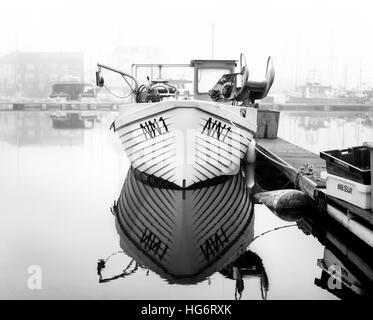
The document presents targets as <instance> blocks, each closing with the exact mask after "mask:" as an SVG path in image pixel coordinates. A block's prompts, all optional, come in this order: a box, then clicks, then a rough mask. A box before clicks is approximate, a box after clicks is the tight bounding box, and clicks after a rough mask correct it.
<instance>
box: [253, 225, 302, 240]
mask: <svg viewBox="0 0 373 320" xmlns="http://www.w3.org/2000/svg"><path fill="white" fill-rule="evenodd" d="M296 226H298V225H297V224H289V225H287V226H282V227H277V228H273V229H271V230H267V231H265V232H263V233H261V234H260V235H258V236H256V237H254V238H253V240H252V241H251V243H253V242H254V241H255V240H256V239H258V238H260V237H262V236H264V235H265V234H267V233H271V232H273V231H277V230H280V229H285V228H290V227H296Z"/></svg>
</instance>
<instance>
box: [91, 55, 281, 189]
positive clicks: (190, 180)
mask: <svg viewBox="0 0 373 320" xmlns="http://www.w3.org/2000/svg"><path fill="white" fill-rule="evenodd" d="M196 61H197V62H196ZM191 66H193V68H194V73H195V77H194V79H197V81H195V83H194V96H195V97H196V98H197V99H198V100H189V99H187V98H186V97H185V95H184V94H182V93H180V92H178V90H177V88H176V87H174V86H173V85H171V84H170V83H167V81H163V80H158V81H152V82H150V83H149V85H147V86H144V85H142V86H139V85H138V83H137V81H136V79H135V78H134V77H133V76H130V75H128V74H126V73H124V72H122V71H119V70H116V69H113V68H110V67H107V66H104V65H100V64H99V71H98V72H97V74H96V80H97V85H98V86H103V85H104V81H103V78H102V77H101V75H100V69H101V68H105V69H108V70H111V71H114V72H117V73H119V74H121V75H122V76H123V78H126V77H128V78H130V80H131V81H133V82H134V83H135V85H134V87H133V88H131V90H132V93H133V96H134V99H135V100H136V103H132V104H129V105H127V106H126V107H125V108H123V111H122V112H121V113H120V115H119V116H118V118H117V119H116V120H115V121H114V123H113V125H112V127H113V128H114V130H115V131H116V132H117V133H118V135H119V138H120V140H121V143H122V145H123V148H124V150H125V152H126V154H127V156H128V157H129V159H130V161H131V165H132V166H133V167H134V168H136V169H138V170H140V171H142V172H144V173H146V174H148V175H152V176H155V177H157V178H161V179H164V180H167V181H170V182H172V183H174V184H176V185H178V186H179V187H181V188H188V187H190V186H192V185H193V184H195V183H199V182H202V181H205V180H208V179H212V178H215V177H218V176H225V175H235V174H237V172H238V171H239V168H240V164H241V161H242V160H243V159H244V158H245V157H246V158H247V159H250V161H251V162H253V161H255V157H254V153H255V148H254V143H255V142H254V138H255V134H256V130H257V104H256V103H255V100H258V99H262V98H264V97H265V96H267V94H268V91H269V89H270V87H271V85H272V83H273V80H274V70H273V67H272V62H271V59H268V62H267V70H266V76H265V80H263V81H249V80H248V77H249V74H248V68H247V66H246V63H244V58H243V55H241V59H240V72H239V73H234V72H233V71H234V68H232V60H227V61H226V63H225V64H224V60H193V61H192V62H191ZM205 70H208V73H209V76H208V80H209V81H211V80H210V78H209V77H211V74H213V75H215V76H216V75H217V74H219V75H220V76H221V78H220V79H219V78H218V79H215V80H214V81H216V80H217V83H216V84H215V86H213V84H214V83H211V86H210V87H211V88H212V90H209V92H208V95H207V93H206V92H205V91H206V89H204V90H202V88H201V87H199V86H198V85H199V84H200V83H203V84H204V88H205V86H206V85H205V83H206V80H204V79H201V76H202V74H204V73H203V72H201V71H205ZM227 71H228V72H230V73H226V72H227ZM207 82H208V81H207ZM127 83H128V84H130V83H129V82H127ZM212 86H213V87H212ZM204 92H205V93H206V94H205V95H204ZM206 95H207V96H209V98H210V100H212V101H205V99H204V98H205V96H206Z"/></svg>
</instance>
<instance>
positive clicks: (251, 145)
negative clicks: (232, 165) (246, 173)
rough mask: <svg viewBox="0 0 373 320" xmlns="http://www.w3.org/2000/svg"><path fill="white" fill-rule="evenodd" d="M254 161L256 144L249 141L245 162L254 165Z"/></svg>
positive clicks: (253, 141)
mask: <svg viewBox="0 0 373 320" xmlns="http://www.w3.org/2000/svg"><path fill="white" fill-rule="evenodd" d="M255 160H256V142H255V140H254V139H253V140H251V141H250V143H249V145H248V147H247V151H246V161H247V162H248V163H255Z"/></svg>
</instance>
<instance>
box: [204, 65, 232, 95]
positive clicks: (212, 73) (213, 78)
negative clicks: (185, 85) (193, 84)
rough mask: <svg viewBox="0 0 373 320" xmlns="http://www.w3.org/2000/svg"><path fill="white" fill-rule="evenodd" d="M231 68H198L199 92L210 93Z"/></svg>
mask: <svg viewBox="0 0 373 320" xmlns="http://www.w3.org/2000/svg"><path fill="white" fill-rule="evenodd" d="M230 72H231V71H230V70H229V69H198V84H197V85H198V87H197V88H198V93H208V92H209V90H211V89H212V87H213V86H214V85H215V84H216V83H217V82H218V81H219V79H220V78H221V77H222V75H223V74H227V73H230Z"/></svg>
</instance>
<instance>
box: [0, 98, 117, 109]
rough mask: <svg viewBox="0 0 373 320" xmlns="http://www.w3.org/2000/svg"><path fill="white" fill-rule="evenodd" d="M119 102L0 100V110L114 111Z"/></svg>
mask: <svg viewBox="0 0 373 320" xmlns="http://www.w3.org/2000/svg"><path fill="white" fill-rule="evenodd" d="M119 106H120V103H116V102H111V101H91V102H82V101H63V102H62V101H61V102H56V101H44V100H40V101H11V102H0V111H60V110H61V111H62V110H75V111H87V110H90V111H91V110H97V111H116V110H118V109H119Z"/></svg>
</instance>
